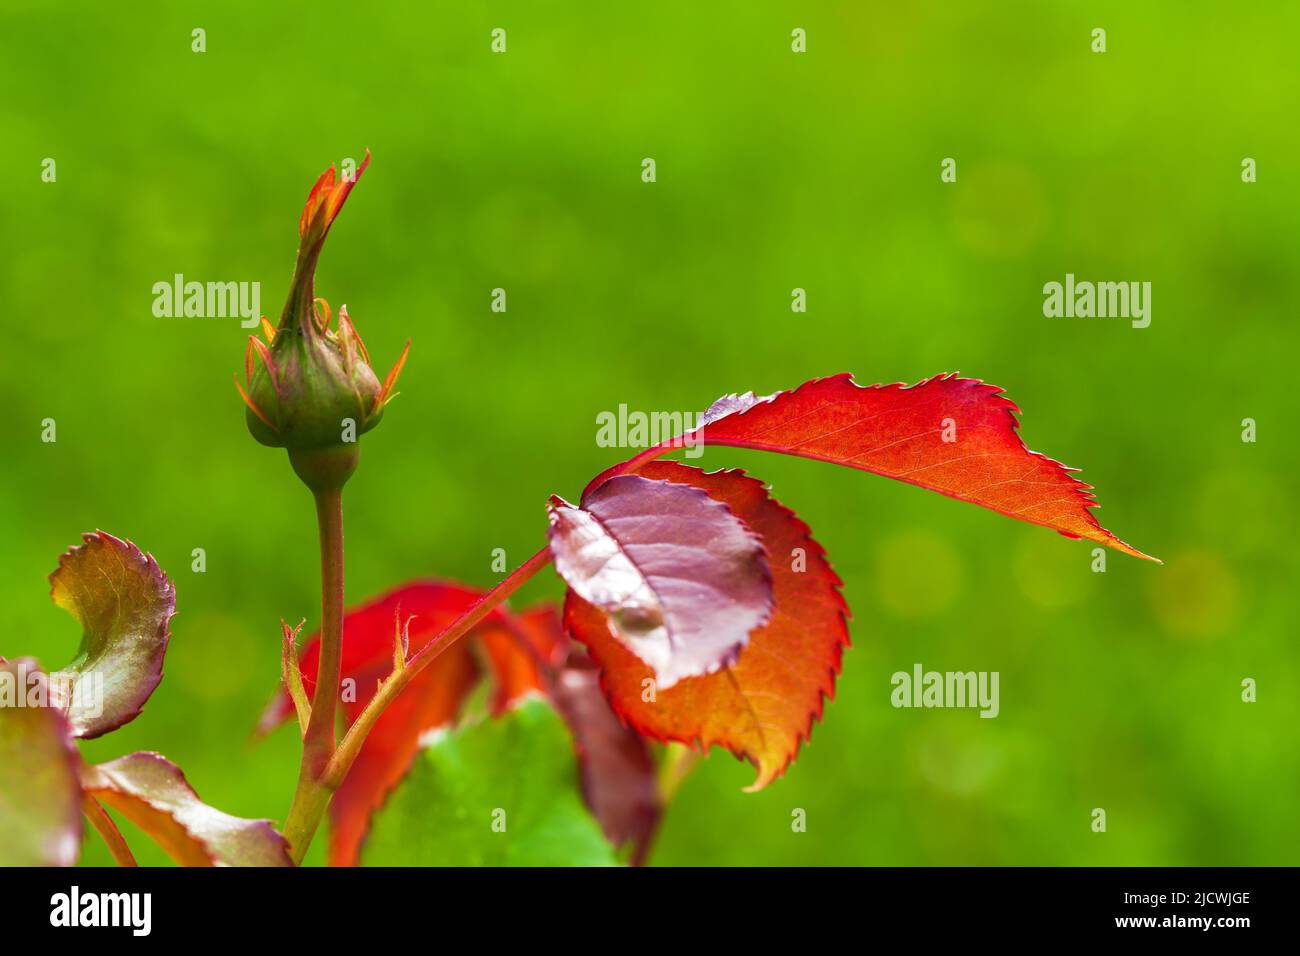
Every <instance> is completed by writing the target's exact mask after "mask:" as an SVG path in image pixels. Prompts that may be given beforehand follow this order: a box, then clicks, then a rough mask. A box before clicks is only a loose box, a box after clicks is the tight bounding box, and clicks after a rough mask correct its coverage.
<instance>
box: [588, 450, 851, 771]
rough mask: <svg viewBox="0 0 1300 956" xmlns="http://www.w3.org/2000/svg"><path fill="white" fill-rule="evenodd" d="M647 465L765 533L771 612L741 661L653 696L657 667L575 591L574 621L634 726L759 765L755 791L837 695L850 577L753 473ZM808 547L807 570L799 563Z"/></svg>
mask: <svg viewBox="0 0 1300 956" xmlns="http://www.w3.org/2000/svg"><path fill="white" fill-rule="evenodd" d="M640 473H641V474H642V475H644V476H646V477H647V478H652V479H656V480H659V481H668V482H674V483H677V484H686V485H690V486H692V487H696V488H700V489H703V490H704V491H706V492H707V493H708V494H709V495H710V496H712V497H713V498H714V499H715V500H717V501H720V502H723V503H725V504H726V505H727V506H728V507H729V508H730V509H731V512H732V513H733V514H734V515H736V516H737V517H738V518H740V519H741V520H742V521H743V522H744V523H745V524H746V525H748V527H749V528H750V529H751V530H752V531H753V532H754V533H755V534H757V535H758V537H759V538H760V539H761V540H762V543H763V547H764V548H765V550H766V552H767V557H768V563H769V565H770V567H771V569H772V575H773V599H774V601H773V604H774V606H773V610H772V616H771V619H770V620H769V621H768V623H767V624H766V625H765V626H763V627H762V628H760V629H759V630H757V631H755V632H754V633H753V634H752V635H751V636H750V640H749V645H748V646H747V647H746V648H745V650H744V651H743V652H742V653H741V655H740V659H739V660H738V661H737V662H736V663H735V664H732V665H730V666H729V667H727V668H725V669H724V670H722V671H720V672H718V673H716V674H710V675H708V676H704V677H692V678H688V679H686V680H683V681H681V682H680V683H678V684H677V685H675V686H673V687H669V688H664V687H663V686H662V685H660V686H659V687H658V688H657V689H655V694H654V699H653V700H646V699H644V696H643V695H644V694H645V691H646V689H647V687H651V688H653V685H652V684H647V683H646V681H648V680H650V679H652V678H653V677H654V674H653V672H652V671H651V669H650V668H649V667H648V666H647V665H646V664H645V663H644V662H642V661H641V660H640V659H638V658H637V657H636V655H635V654H633V653H632V652H631V651H629V650H628V649H627V648H626V647H624V646H623V644H622V643H621V642H620V641H619V640H618V639H617V638H616V637H615V636H614V634H613V633H612V631H611V629H610V627H609V624H608V622H607V618H606V617H605V614H604V613H603V612H602V611H600V610H599V609H598V608H596V607H595V606H593V605H591V604H589V603H587V602H586V601H585V600H583V599H582V598H581V597H579V596H578V595H577V594H575V593H574V592H573V591H570V592H569V595H568V597H567V599H566V601H565V624H566V625H567V626H568V629H569V632H570V634H572V635H573V636H574V637H575V638H577V639H578V640H580V641H582V642H583V643H584V644H586V645H587V647H588V648H590V650H591V654H592V657H593V658H594V659H595V660H596V662H597V663H598V664H599V665H600V667H601V669H602V671H603V677H602V686H603V688H604V690H605V693H606V696H607V697H608V698H609V700H610V703H611V704H612V705H613V707H614V709H615V710H616V711H617V712H618V713H619V714H621V715H622V716H623V718H624V719H625V720H626V721H627V722H628V723H629V724H630V725H631V726H632V727H633V728H634V729H636V730H637V731H639V732H640V733H643V734H646V735H649V736H652V737H655V738H657V739H660V740H676V741H681V742H682V743H686V744H691V745H693V746H703V747H704V748H706V749H707V748H708V747H710V746H712V745H713V744H721V745H722V746H724V747H726V748H727V749H728V750H730V751H731V752H732V753H734V754H735V755H736V756H737V757H742V758H744V759H747V760H749V761H750V762H751V763H753V764H754V765H755V767H757V769H758V777H757V779H756V780H755V781H754V783H753V785H752V786H751V788H750V789H759V788H761V787H764V786H766V785H767V784H768V783H770V782H771V781H772V780H773V779H775V778H776V777H777V776H779V775H780V774H781V773H783V772H784V770H785V768H786V766H787V765H788V764H789V763H790V761H791V760H792V759H794V756H795V754H796V753H797V751H798V749H799V745H800V743H801V742H802V741H803V740H805V739H807V737H808V734H809V733H810V731H811V729H812V722H813V720H815V719H819V718H820V717H821V714H822V708H823V703H824V698H825V697H827V696H831V695H833V693H834V688H835V675H836V674H838V673H839V669H840V659H841V656H842V653H843V649H844V648H845V647H846V646H848V642H849V640H848V629H847V627H846V625H845V619H846V616H847V609H846V607H845V605H844V600H843V598H842V597H841V596H840V592H839V585H840V580H839V578H838V577H837V576H836V575H835V572H834V571H832V570H831V568H830V565H829V564H828V563H827V562H826V558H825V554H824V552H823V551H822V549H821V546H820V545H818V544H817V542H815V541H814V540H813V539H812V538H811V536H810V535H809V532H808V526H807V525H805V524H804V523H803V522H802V521H800V520H799V519H798V518H797V517H795V515H794V513H793V512H791V511H789V510H788V509H787V508H785V507H783V506H782V505H780V504H779V503H778V502H776V501H775V500H774V499H772V498H771V497H769V496H768V494H767V492H766V491H765V490H764V488H763V485H762V483H761V482H758V481H755V480H754V479H752V478H749V477H746V476H745V475H744V473H743V472H740V471H735V470H731V471H718V472H713V473H711V474H706V473H705V472H702V471H699V470H697V469H694V468H688V467H686V466H685V465H681V464H678V463H677V462H671V461H659V462H652V463H650V464H648V465H646V466H645V467H643V468H642V469H641V472H640ZM796 549H801V551H797V550H796ZM799 554H802V560H803V562H804V568H805V569H804V570H802V571H796V570H794V566H793V565H794V562H793V560H792V559H793V558H795V557H797V556H798V555H799ZM646 696H648V695H646Z"/></svg>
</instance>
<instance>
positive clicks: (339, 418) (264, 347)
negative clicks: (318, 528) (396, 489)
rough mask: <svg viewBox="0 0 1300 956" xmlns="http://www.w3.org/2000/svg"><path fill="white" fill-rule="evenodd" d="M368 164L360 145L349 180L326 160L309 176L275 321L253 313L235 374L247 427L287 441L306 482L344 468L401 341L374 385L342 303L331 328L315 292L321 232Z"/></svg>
mask: <svg viewBox="0 0 1300 956" xmlns="http://www.w3.org/2000/svg"><path fill="white" fill-rule="evenodd" d="M369 164H370V152H369V151H368V150H367V151H366V158H365V160H364V161H363V162H362V164H361V165H360V166H359V167H358V168H357V171H356V174H355V176H353V177H352V179H351V180H347V179H345V180H341V181H340V180H337V179H336V176H335V172H334V167H333V166H331V167H330V168H329V169H328V170H326V171H325V172H324V173H323V174H322V175H321V177H320V179H318V180H317V181H316V185H315V186H314V187H313V188H312V191H311V195H309V196H308V197H307V205H306V206H305V207H304V208H303V211H302V217H301V219H300V220H299V224H298V233H299V236H300V239H301V242H300V245H299V246H298V261H297V264H296V265H295V267H294V273H293V284H292V286H291V288H290V290H289V299H288V301H287V302H286V303H285V306H284V312H283V314H282V315H281V316H280V324H279V325H278V326H277V327H276V328H272V327H271V324H270V323H269V322H267V321H266V319H265V318H263V320H262V329H263V333H264V334H265V337H266V341H265V342H263V341H262V340H261V339H259V338H258V337H257V336H251V337H250V338H249V342H248V349H247V351H246V353H245V357H244V373H245V381H246V384H247V390H245V389H244V388H243V387H242V386H239V382H238V379H236V381H235V385H236V386H237V387H239V391H240V394H241V395H243V397H244V401H245V402H246V403H247V405H248V411H247V415H246V417H247V420H248V430H249V431H250V432H252V434H253V437H254V438H256V439H257V440H258V441H259V442H261V443H262V444H264V445H270V446H272V447H274V448H286V449H288V450H289V456H290V458H291V459H292V460H293V463H294V468H295V470H297V471H298V473H299V475H300V476H301V477H303V479H304V480H305V481H307V483H308V484H309V485H312V484H313V483H314V482H313V477H309V474H310V475H311V476H314V478H315V479H316V483H323V484H330V483H337V484H339V485H341V484H342V481H345V480H346V479H347V475H350V474H351V471H352V468H353V467H355V464H356V446H355V444H354V442H355V440H356V439H357V438H359V437H360V436H361V435H362V434H364V433H365V432H367V431H369V430H370V429H372V428H374V427H375V426H376V425H378V424H379V420H380V419H381V418H382V417H383V414H384V407H385V406H386V405H387V404H388V402H390V401H391V400H392V399H393V397H394V395H395V393H394V392H393V385H394V383H395V382H396V381H397V376H398V375H399V374H400V373H401V370H402V366H403V364H405V362H406V356H407V353H408V352H409V351H410V347H411V344H410V342H407V344H406V349H405V350H403V352H402V355H401V357H400V358H399V359H398V360H397V364H396V365H394V366H393V368H392V370H391V371H390V372H389V373H388V376H387V377H386V378H385V379H384V381H383V382H382V383H381V382H380V381H379V377H378V376H377V375H376V374H375V372H374V370H373V369H372V368H371V366H370V354H369V352H368V351H367V350H366V346H365V343H364V342H362V341H361V336H360V335H358V334H357V330H356V328H355V327H354V326H353V325H352V322H351V320H350V318H349V317H348V312H347V307H346V306H343V307H341V308H340V309H339V313H338V322H337V325H336V327H334V328H331V327H330V325H331V318H332V316H331V313H330V307H329V303H327V302H326V301H325V300H324V299H318V298H316V296H315V291H314V283H315V276H316V262H317V260H318V259H319V258H320V251H321V248H322V247H323V246H324V245H325V237H326V236H327V235H328V234H329V230H330V226H331V225H332V224H333V222H334V219H335V217H336V216H337V215H338V213H339V210H340V209H341V208H342V207H343V202H344V200H346V199H347V197H348V193H349V192H351V191H352V187H353V186H354V185H356V182H357V180H359V179H360V178H361V174H362V173H363V172H365V169H366V167H367V166H368V165H369ZM349 446H351V447H349ZM304 468H306V470H307V471H308V472H309V474H304ZM316 472H321V474H319V475H316V474H315V473H316ZM326 472H331V474H326ZM340 473H341V478H340V477H339V474H340Z"/></svg>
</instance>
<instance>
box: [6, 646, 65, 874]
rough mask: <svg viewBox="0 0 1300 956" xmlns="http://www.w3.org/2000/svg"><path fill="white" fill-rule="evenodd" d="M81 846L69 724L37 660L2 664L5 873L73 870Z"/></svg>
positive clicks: (20, 660) (22, 660) (26, 659)
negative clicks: (12, 868) (10, 869)
mask: <svg viewBox="0 0 1300 956" xmlns="http://www.w3.org/2000/svg"><path fill="white" fill-rule="evenodd" d="M80 846H81V785H80V784H79V783H78V782H77V754H76V750H75V748H74V747H73V744H72V738H71V737H70V736H69V734H68V722H67V721H66V720H65V719H64V717H63V714H62V712H60V711H59V710H58V709H57V708H54V707H51V706H49V702H48V685H47V683H46V677H45V674H44V673H42V672H41V670H40V668H39V666H38V665H37V663H36V661H34V660H32V659H31V658H21V659H19V660H16V661H5V660H4V658H0V866H71V865H72V864H73V863H75V862H76V860H77V850H78V849H79V848H80Z"/></svg>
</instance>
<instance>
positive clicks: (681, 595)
mask: <svg viewBox="0 0 1300 956" xmlns="http://www.w3.org/2000/svg"><path fill="white" fill-rule="evenodd" d="M644 474H645V473H644V472H643V474H642V475H622V476H619V477H615V478H611V479H610V480H608V481H606V482H605V483H604V484H602V485H600V486H599V487H597V488H595V489H593V490H592V491H591V492H590V493H589V494H586V495H584V496H583V499H582V507H581V508H574V507H572V506H571V505H568V504H565V503H563V502H560V501H558V499H553V500H552V503H551V508H550V516H551V523H550V529H549V538H550V542H551V553H552V554H553V555H554V556H555V568H556V570H557V571H558V572H559V574H560V576H561V577H562V578H564V580H565V581H566V582H567V583H568V585H569V587H570V588H571V589H572V590H573V591H575V592H576V593H577V594H579V595H581V596H582V597H583V598H584V599H585V600H587V601H590V602H591V603H593V604H595V605H597V606H598V607H600V608H601V609H602V610H604V611H605V613H606V614H608V615H609V620H610V623H611V626H612V627H613V628H614V629H615V632H616V634H617V636H618V640H620V641H621V642H622V643H623V644H624V645H626V646H627V647H628V648H629V649H630V650H631V651H632V652H633V653H634V654H636V656H637V657H639V658H641V660H643V661H645V662H646V663H647V664H649V665H650V666H651V668H653V670H654V672H655V675H656V679H657V681H658V684H659V686H660V687H661V688H665V689H666V688H669V687H672V686H673V685H674V684H676V683H677V682H678V681H680V680H683V679H685V678H689V677H696V676H700V675H703V674H711V673H713V672H715V671H717V670H718V669H719V668H721V667H724V666H726V665H727V664H729V663H731V662H732V661H734V660H735V659H736V657H737V655H738V654H739V653H740V650H741V648H743V647H744V646H745V643H746V641H747V640H748V639H749V634H750V632H751V631H753V630H754V629H755V628H756V627H758V626H760V625H761V624H762V623H763V622H764V621H766V620H767V617H768V614H769V613H770V611H771V604H772V576H771V572H770V571H769V570H768V568H767V562H766V560H765V559H764V557H763V549H762V546H761V545H760V544H759V542H758V541H757V540H756V539H755V538H754V536H753V535H752V534H751V533H750V532H749V531H748V530H747V529H746V528H745V526H744V525H743V524H742V523H741V522H740V521H737V520H736V516H735V515H733V514H732V513H731V512H730V511H728V510H727V507H726V505H725V504H724V503H722V502H720V501H717V500H715V499H714V498H711V497H709V495H708V494H706V493H704V492H702V491H700V490H698V489H695V488H690V487H688V486H685V485H680V484H674V483H672V482H660V481H652V480H648V479H647V478H646V477H644Z"/></svg>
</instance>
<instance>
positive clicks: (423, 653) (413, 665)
mask: <svg viewBox="0 0 1300 956" xmlns="http://www.w3.org/2000/svg"><path fill="white" fill-rule="evenodd" d="M673 447H676V446H675V445H674V443H673V442H663V443H661V444H659V445H656V446H654V447H652V448H647V449H646V450H644V451H642V452H640V453H639V454H637V455H636V456H634V457H633V458H631V459H629V460H628V461H625V462H623V463H622V464H621V465H617V466H615V467H614V468H611V469H610V470H609V471H608V472H606V473H605V474H603V475H601V476H598V477H597V479H596V480H595V481H593V482H592V485H595V484H597V483H598V482H602V481H607V480H608V479H609V478H612V477H614V476H615V475H624V474H629V473H631V472H635V471H638V470H639V469H640V468H641V466H642V465H644V464H646V463H648V462H650V461H653V460H654V459H656V458H658V457H659V456H661V455H663V454H664V452H666V451H668V450H669V449H671V448H673ZM304 480H305V479H304ZM315 494H316V514H317V518H318V522H319V525H320V539H321V585H322V588H321V590H322V597H321V604H322V609H323V614H322V626H321V641H320V666H319V670H318V671H317V677H316V692H315V695H314V696H313V698H312V707H311V718H310V720H309V722H308V724H307V732H306V734H305V735H304V738H303V755H302V767H301V769H300V771H299V774H298V788H297V790H296V791H295V793H294V796H293V805H292V806H291V807H290V808H289V816H288V818H287V819H286V820H285V826H284V836H285V839H286V840H288V841H289V847H290V855H291V857H292V858H293V862H294V863H295V864H299V863H301V862H302V859H303V857H304V856H305V855H306V852H307V847H308V846H310V845H311V840H312V837H313V836H314V835H315V833H316V830H317V828H318V827H319V826H320V821H321V818H322V817H323V816H324V815H325V809H326V808H327V807H328V806H329V802H330V798H331V797H332V796H333V795H334V791H335V790H337V789H338V788H339V785H340V784H342V783H343V778H344V777H346V776H347V774H348V771H349V770H350V769H351V768H352V764H353V762H354V761H355V760H356V759H357V755H358V754H359V753H360V752H361V745H362V744H364V743H365V740H366V735H367V734H369V733H370V730H371V728H372V727H374V725H375V722H376V721H377V720H378V719H379V717H380V715H381V714H383V712H384V710H385V709H387V707H388V706H389V705H390V704H391V703H392V702H393V701H394V700H396V699H397V695H398V694H400V693H401V692H402V689H403V688H405V687H406V685H407V684H409V683H410V682H411V680H412V679H414V677H415V676H416V675H417V674H419V673H420V671H422V670H424V668H426V667H428V666H429V665H430V664H431V663H433V661H434V660H436V659H437V657H438V655H439V654H441V653H442V652H443V651H445V650H446V649H447V648H449V647H450V646H451V645H452V644H454V643H456V641H458V640H460V639H461V638H462V637H464V636H465V635H466V634H467V633H469V632H470V631H471V630H472V629H473V628H474V626H475V625H477V624H478V623H479V622H480V621H482V620H483V619H484V618H485V617H487V616H488V615H489V614H490V613H492V611H493V610H495V609H496V607H497V606H498V605H499V604H501V603H502V602H503V601H505V600H506V598H508V597H510V595H512V594H514V593H515V591H517V590H518V589H519V588H520V587H521V586H522V585H523V584H524V582H526V581H527V580H528V579H529V578H531V577H532V576H533V575H534V574H536V573H537V572H538V571H540V570H541V569H542V568H544V567H546V565H548V564H550V562H551V552H550V548H549V547H546V548H542V549H541V550H540V551H538V552H537V553H536V554H534V555H533V556H532V557H531V558H529V559H528V560H527V561H525V562H524V563H523V564H522V565H520V566H519V568H517V569H516V570H515V571H514V572H513V573H512V574H510V575H509V576H508V577H506V578H505V580H503V581H502V582H501V583H500V584H498V585H497V586H496V587H494V588H493V589H492V590H491V591H488V592H487V593H486V594H484V595H483V596H482V597H481V598H479V599H478V600H477V601H476V602H474V604H473V605H471V606H470V608H469V609H468V610H466V611H465V613H464V614H462V615H461V616H460V617H459V618H457V619H456V620H455V621H454V622H453V623H452V624H451V625H450V626H449V627H448V628H447V629H446V630H444V631H443V632H442V633H441V634H439V635H438V636H437V637H436V638H434V639H433V640H432V641H430V642H429V643H428V644H426V645H425V646H424V647H423V648H421V649H420V650H419V651H418V652H417V653H416V655H415V656H414V657H412V658H411V659H410V660H409V661H407V662H406V666H405V667H401V668H398V667H394V669H393V672H392V673H391V674H389V675H388V677H387V678H386V679H385V680H384V682H383V683H382V684H381V685H380V686H379V689H378V691H377V692H376V693H375V696H374V697H372V698H371V699H370V702H369V703H368V704H366V706H365V709H364V710H362V712H361V714H360V716H358V717H357V719H356V720H355V721H354V722H353V724H352V726H351V727H349V728H348V730H347V732H346V733H345V734H344V735H343V740H342V742H340V743H339V744H338V747H337V748H335V737H334V728H335V723H336V721H337V713H338V691H339V682H340V678H341V676H342V675H341V673H340V666H341V654H342V644H343V502H342V494H341V491H340V490H339V488H334V489H321V490H317V491H316V493H315Z"/></svg>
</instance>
